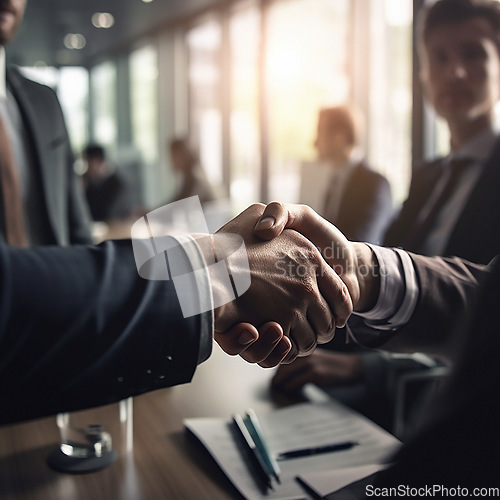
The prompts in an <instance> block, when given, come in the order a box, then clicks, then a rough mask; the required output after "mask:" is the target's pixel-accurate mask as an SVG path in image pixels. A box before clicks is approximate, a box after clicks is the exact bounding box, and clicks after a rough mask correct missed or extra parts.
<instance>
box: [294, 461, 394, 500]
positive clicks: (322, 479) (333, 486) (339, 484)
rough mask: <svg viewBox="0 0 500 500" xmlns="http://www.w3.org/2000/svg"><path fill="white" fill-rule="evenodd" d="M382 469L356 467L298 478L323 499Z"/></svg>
mask: <svg viewBox="0 0 500 500" xmlns="http://www.w3.org/2000/svg"><path fill="white" fill-rule="evenodd" d="M383 468H385V465H383V464H375V465H358V466H357V467H347V468H345V469H337V470H329V471H314V472H307V473H305V474H300V478H301V479H302V481H304V482H305V483H307V485H308V486H309V488H311V489H312V490H314V492H315V493H316V494H317V495H319V496H320V497H324V496H326V495H328V494H330V493H333V492H334V491H337V490H340V489H341V488H343V487H344V486H347V485H348V484H351V483H354V482H355V481H359V480H360V479H363V478H364V477H368V476H371V475H372V474H375V472H378V471H379V470H382V469H383Z"/></svg>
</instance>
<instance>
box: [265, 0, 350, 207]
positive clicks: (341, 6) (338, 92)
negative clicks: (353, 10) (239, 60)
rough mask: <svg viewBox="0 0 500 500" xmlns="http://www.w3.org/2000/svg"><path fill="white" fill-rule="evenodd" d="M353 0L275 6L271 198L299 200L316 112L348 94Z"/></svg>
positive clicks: (270, 47) (270, 59) (270, 32)
mask: <svg viewBox="0 0 500 500" xmlns="http://www.w3.org/2000/svg"><path fill="white" fill-rule="evenodd" d="M350 4H351V2H350V1H349V0H335V1H333V0H315V1H314V2H311V1H310V0H291V1H287V2H278V3H274V4H272V5H271V7H270V9H269V18H268V23H267V33H266V37H267V54H266V68H265V71H266V86H267V114H268V119H269V198H270V199H279V200H283V201H291V202H295V201H297V197H298V188H299V167H300V163H301V161H302V160H312V159H313V158H314V156H315V151H314V145H313V143H314V138H315V133H316V125H317V117H318V111H319V109H320V108H321V107H323V106H328V105H335V104H340V103H343V102H345V101H346V100H347V99H348V97H349V79H348V76H347V61H346V55H347V35H348V27H349V20H350Z"/></svg>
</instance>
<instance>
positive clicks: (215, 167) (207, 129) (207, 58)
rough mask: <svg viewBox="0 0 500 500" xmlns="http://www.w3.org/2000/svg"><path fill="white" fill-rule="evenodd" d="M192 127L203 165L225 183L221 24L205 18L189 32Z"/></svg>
mask: <svg viewBox="0 0 500 500" xmlns="http://www.w3.org/2000/svg"><path fill="white" fill-rule="evenodd" d="M186 44H187V51H188V88H189V90H188V92H189V128H190V136H191V140H192V142H193V145H194V146H195V147H197V148H198V150H199V155H200V162H201V166H202V167H203V168H204V169H205V170H206V172H207V174H208V177H209V179H210V180H211V182H212V183H213V184H215V185H217V184H220V183H222V114H221V57H220V50H221V26H220V23H219V21H218V20H217V19H216V18H209V19H205V20H203V21H202V22H201V23H200V24H198V25H197V26H195V27H193V28H191V29H190V30H189V31H188V32H187V34H186Z"/></svg>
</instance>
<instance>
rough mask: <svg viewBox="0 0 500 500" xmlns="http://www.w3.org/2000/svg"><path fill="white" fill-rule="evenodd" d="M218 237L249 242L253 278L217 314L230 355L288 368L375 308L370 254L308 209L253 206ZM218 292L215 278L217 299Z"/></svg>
mask: <svg viewBox="0 0 500 500" xmlns="http://www.w3.org/2000/svg"><path fill="white" fill-rule="evenodd" d="M217 233H218V234H223V233H230V234H237V235H240V236H241V237H242V238H243V240H244V242H245V246H246V251H247V255H248V262H249V267H250V273H251V284H250V287H249V289H248V290H247V291H246V292H245V293H244V294H242V295H241V296H239V297H238V298H236V299H235V300H233V301H231V302H228V303H226V304H224V305H222V306H220V307H217V308H215V310H214V318H215V340H216V341H217V343H218V344H219V345H220V346H221V348H222V349H223V350H224V351H225V352H226V353H228V354H231V355H237V354H239V355H240V356H241V357H242V358H243V359H245V360H246V361H248V362H250V363H258V364H259V365H260V366H262V367H272V366H276V365H277V364H279V363H290V362H292V361H293V360H294V359H295V358H296V357H297V356H306V355H308V354H311V352H312V351H313V350H314V349H315V347H316V345H317V344H322V343H326V342H328V341H330V340H331V339H332V338H333V336H334V333H335V328H336V327H342V326H344V325H345V324H346V322H347V320H348V318H349V316H350V315H351V313H352V312H353V311H354V310H355V311H364V310H368V309H370V308H371V307H372V306H373V305H374V303H375V302H376V299H377V295H378V281H377V280H378V278H377V262H376V259H374V257H373V256H372V251H371V249H370V248H369V247H368V246H367V245H365V244H364V243H353V242H349V241H348V240H347V239H346V238H345V236H344V235H343V234H342V233H341V232H340V231H339V230H338V229H337V228H336V227H335V226H333V225H332V224H330V223H329V222H328V221H326V220H325V219H323V218H322V217H320V216H319V215H318V214H317V213H316V212H315V211H314V210H313V209H311V208H310V207H308V206H305V205H284V204H281V203H271V204H269V205H267V207H266V206H264V205H260V204H255V205H252V206H250V207H249V208H247V209H246V210H245V211H244V212H242V213H241V214H239V215H238V216H237V217H236V218H234V219H233V220H231V221H230V222H228V223H227V224H226V225H225V226H223V227H222V228H221V229H220V230H219V231H218V232H217ZM206 240H207V239H206V238H205V239H201V240H200V242H203V241H205V242H206ZM201 245H202V251H203V253H204V254H205V255H208V253H207V252H211V251H213V248H212V249H209V248H203V243H202V244H201ZM220 286H221V284H220V283H218V282H217V279H215V280H214V279H212V289H213V291H214V294H217V290H218V287H220Z"/></svg>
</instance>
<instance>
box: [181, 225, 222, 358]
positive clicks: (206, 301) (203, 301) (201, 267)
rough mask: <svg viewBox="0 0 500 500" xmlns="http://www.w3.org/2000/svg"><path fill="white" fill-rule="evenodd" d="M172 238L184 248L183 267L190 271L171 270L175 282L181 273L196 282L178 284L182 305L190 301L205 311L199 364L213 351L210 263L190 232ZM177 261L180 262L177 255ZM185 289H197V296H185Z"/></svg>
mask: <svg viewBox="0 0 500 500" xmlns="http://www.w3.org/2000/svg"><path fill="white" fill-rule="evenodd" d="M172 238H173V239H174V240H176V241H177V242H178V244H179V248H182V249H183V250H184V252H183V257H180V254H179V257H180V258H181V259H182V258H185V259H186V261H185V265H184V266H182V263H181V267H182V268H184V269H186V270H189V272H186V273H185V274H184V273H182V272H181V271H175V270H171V272H172V275H173V276H174V283H175V275H177V276H179V275H181V274H182V275H183V277H184V278H188V277H189V279H191V280H192V281H193V282H194V286H189V287H178V286H177V285H176V291H177V294H178V297H179V301H180V302H181V305H182V304H183V303H184V304H187V303H189V304H191V306H193V305H194V307H195V308H198V309H199V310H200V311H204V312H203V313H202V314H201V315H200V321H201V325H200V347H199V351H198V364H199V363H202V362H203V361H205V360H206V359H208V358H209V356H210V354H211V353H212V343H213V342H212V341H213V332H214V314H213V309H214V306H213V294H212V285H211V282H210V275H209V272H208V264H207V262H206V260H205V257H204V255H203V252H202V250H201V248H200V246H199V245H198V243H197V242H196V239H195V238H193V237H192V236H190V235H189V234H176V235H172ZM176 263H178V261H177V255H176ZM183 289H184V290H187V291H190V293H191V294H192V291H193V290H196V293H197V297H193V296H192V295H191V296H189V297H187V296H186V297H185V296H183V295H182V290H183Z"/></svg>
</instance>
